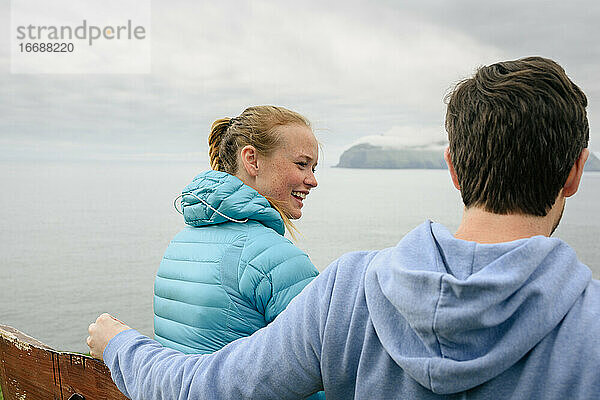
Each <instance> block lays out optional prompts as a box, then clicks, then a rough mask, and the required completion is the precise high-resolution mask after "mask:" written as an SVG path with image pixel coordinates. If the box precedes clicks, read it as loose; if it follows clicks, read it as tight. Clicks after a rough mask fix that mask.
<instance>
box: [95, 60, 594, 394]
mask: <svg viewBox="0 0 600 400" xmlns="http://www.w3.org/2000/svg"><path fill="white" fill-rule="evenodd" d="M586 106H587V99H586V97H585V95H584V94H583V93H582V92H581V90H580V89H579V88H578V87H577V86H576V85H575V84H574V83H573V82H571V81H570V80H569V78H568V77H567V76H566V74H565V72H564V70H563V69H562V68H561V67H560V66H559V65H558V64H556V63H555V62H553V61H551V60H548V59H544V58H539V57H531V58H525V59H521V60H516V61H508V62H501V63H497V64H494V65H491V66H487V67H482V68H480V69H479V70H478V71H477V73H476V74H475V75H474V76H473V77H472V78H470V79H467V80H465V81H463V82H461V83H460V84H458V85H457V87H456V89H455V90H454V92H453V93H452V94H451V95H450V96H449V99H448V111H447V116H446V129H447V131H448V137H449V142H450V145H449V148H448V149H447V150H446V152H445V158H446V161H447V163H448V167H449V170H450V175H451V177H452V181H453V183H454V185H455V186H456V188H457V189H459V190H460V191H461V195H462V198H463V202H464V204H465V210H464V216H463V220H462V222H461V225H460V227H459V228H458V231H457V232H456V233H455V234H454V235H452V234H451V233H450V232H448V231H447V230H446V229H445V228H444V227H443V226H441V225H439V224H436V223H432V222H430V221H427V222H425V223H424V224H422V225H421V226H419V227H417V228H416V229H414V230H413V231H412V232H410V233H409V234H408V235H406V237H404V238H403V239H402V240H401V241H400V243H398V245H397V246H396V247H393V248H389V249H385V250H381V251H372V252H358V253H350V254H347V255H345V256H343V257H341V258H340V259H338V260H337V261H335V262H334V263H333V264H332V265H331V266H329V268H327V269H326V270H325V271H323V273H321V275H320V276H319V277H318V278H317V279H315V280H314V281H313V282H312V283H311V284H310V285H309V286H307V288H306V289H305V290H304V291H303V292H302V293H301V294H300V295H299V296H298V297H297V298H296V299H295V300H294V301H293V302H292V303H291V304H290V305H289V306H288V308H287V310H286V311H285V312H283V313H282V314H280V315H279V317H278V318H277V319H275V321H274V322H273V323H272V324H271V325H269V326H268V327H266V328H264V329H261V330H260V331H258V332H256V333H255V334H254V335H252V336H251V337H249V338H245V339H241V340H238V341H236V342H233V343H231V344H230V345H228V346H226V347H225V348H223V349H222V350H220V351H218V352H216V353H214V354H212V355H209V356H185V355H182V354H180V353H177V352H175V351H173V350H169V349H165V348H162V347H161V346H160V345H158V344H157V343H156V342H154V341H152V340H150V339H148V338H145V337H144V336H141V335H139V334H138V333H137V332H136V331H134V330H130V329H129V328H128V327H127V326H126V325H124V324H122V323H120V322H118V321H116V320H114V319H113V318H111V317H110V316H108V315H107V314H103V315H102V316H100V317H99V318H98V320H97V321H96V323H95V324H92V325H90V329H89V331H90V337H89V338H88V344H89V346H90V350H91V354H92V355H93V356H96V357H98V358H101V357H104V360H105V362H106V364H107V365H108V366H109V368H110V370H111V373H112V376H113V379H114V380H115V382H116V384H117V386H118V387H119V389H121V390H122V391H123V393H125V394H126V395H127V396H129V397H131V398H133V399H151V398H152V399H154V398H156V399H159V398H161V399H175V398H178V399H185V398H194V399H196V398H231V399H233V398H236V399H237V398H257V399H267V398H273V399H275V398H277V399H283V398H302V397H305V396H307V395H309V394H310V393H314V392H316V391H318V390H321V389H323V388H324V390H325V394H326V396H327V398H328V399H349V398H359V399H371V398H372V399H439V398H455V399H459V398H469V399H491V398H493V399H507V398H517V399H566V398H569V399H590V398H598V396H600V369H599V368H598V366H599V365H600V284H599V282H598V281H596V280H593V279H592V278H591V272H590V270H589V269H588V268H587V267H586V266H585V265H583V264H582V263H580V262H579V261H578V260H577V258H576V256H575V253H574V251H573V250H572V249H571V248H570V247H569V246H568V245H567V244H566V243H564V242H562V241H561V240H559V239H553V238H550V235H551V234H552V232H553V231H554V229H555V228H556V226H557V225H558V223H559V220H560V218H561V215H562V211H563V207H564V205H565V199H566V198H567V197H569V196H572V195H573V194H575V192H576V191H577V189H578V186H579V182H580V179H581V176H582V171H583V166H584V164H585V161H586V159H587V156H588V150H587V148H586V147H587V142H588V136H589V133H588V131H589V128H588V122H587V116H586V111H585V108H586ZM115 335H116V336H115ZM107 343H108V345H107Z"/></svg>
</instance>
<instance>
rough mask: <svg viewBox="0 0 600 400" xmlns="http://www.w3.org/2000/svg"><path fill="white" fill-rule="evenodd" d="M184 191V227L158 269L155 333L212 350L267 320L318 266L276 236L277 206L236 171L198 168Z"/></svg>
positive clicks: (177, 345)
mask: <svg viewBox="0 0 600 400" xmlns="http://www.w3.org/2000/svg"><path fill="white" fill-rule="evenodd" d="M190 193H191V194H193V195H194V196H192V195H190ZM183 194H184V196H183V199H182V206H183V214H184V218H185V221H186V223H187V224H188V225H189V226H188V227H186V228H184V229H183V230H182V231H181V232H179V233H178V234H177V235H176V236H175V238H174V239H173V240H172V241H171V243H170V244H169V247H168V248H167V250H166V251H165V254H164V257H163V259H162V261H161V264H160V267H159V269H158V273H157V276H156V280H155V284H154V314H155V317H154V335H155V339H156V340H157V341H159V342H160V343H161V344H163V345H164V346H167V347H171V348H174V349H177V350H180V351H183V352H185V353H211V352H214V351H216V350H218V349H220V348H221V347H223V346H225V345H226V344H227V343H229V342H231V341H233V340H235V339H238V338H240V337H243V336H248V335H250V334H252V333H253V332H254V331H256V330H258V329H260V328H262V327H264V326H265V325H267V324H268V323H269V322H271V321H272V320H273V319H274V318H275V317H276V316H277V315H278V314H279V313H280V312H281V311H283V310H284V309H285V307H286V306H287V305H288V303H289V302H290V301H291V300H292V299H293V298H294V297H295V296H296V295H298V293H300V291H302V289H303V288H304V287H305V286H306V285H307V284H308V283H309V282H310V281H311V280H312V279H313V278H314V277H315V276H317V274H318V271H317V269H316V268H315V267H314V266H313V265H312V263H311V262H310V260H309V258H308V256H307V255H306V254H305V253H304V252H303V251H302V250H300V249H298V248H297V247H295V246H294V245H293V244H292V243H291V242H290V241H289V240H288V239H286V238H285V237H284V236H283V233H284V225H283V221H282V219H281V216H280V215H279V213H278V212H277V211H276V210H274V209H273V208H272V207H271V206H270V205H269V202H268V201H267V200H266V199H265V198H264V197H263V196H261V195H260V194H259V193H258V192H256V191H255V190H254V189H252V188H251V187H249V186H246V185H244V184H243V183H242V182H241V181H240V180H239V179H238V178H236V177H234V176H231V175H229V174H226V173H224V172H217V171H208V172H204V173H202V174H200V175H198V176H197V177H196V178H194V180H193V181H192V183H191V184H190V185H188V186H187V187H186V188H185V189H184V191H183ZM198 198H200V199H202V200H203V201H204V202H207V203H208V204H210V206H211V207H212V208H214V210H217V211H218V212H215V211H214V210H213V209H211V208H210V207H208V206H207V205H206V204H205V203H204V202H203V201H200V200H198ZM230 219H234V220H238V221H242V220H244V221H245V222H232V221H231V220H230Z"/></svg>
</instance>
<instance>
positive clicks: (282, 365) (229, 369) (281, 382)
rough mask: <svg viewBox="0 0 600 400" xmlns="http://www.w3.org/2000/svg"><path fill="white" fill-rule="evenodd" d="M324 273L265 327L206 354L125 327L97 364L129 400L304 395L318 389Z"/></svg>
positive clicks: (326, 290)
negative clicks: (176, 347)
mask: <svg viewBox="0 0 600 400" xmlns="http://www.w3.org/2000/svg"><path fill="white" fill-rule="evenodd" d="M325 275H326V274H323V275H322V276H320V277H319V278H318V279H316V280H315V282H314V283H313V284H312V285H310V286H309V287H308V288H307V290H305V291H304V292H303V293H302V294H300V295H299V296H298V297H297V299H296V301H294V302H293V303H291V304H290V306H289V307H288V308H287V310H286V311H285V312H283V313H282V314H281V315H280V316H279V318H277V319H276V320H275V321H273V323H272V324H270V325H269V326H267V327H265V328H264V329H260V330H258V331H256V332H255V333H254V334H253V335H252V336H249V337H245V338H242V339H239V340H236V341H234V342H232V343H230V344H228V345H227V346H225V347H224V348H223V349H221V350H219V351H217V352H215V353H213V354H209V355H197V354H189V355H185V354H183V353H179V352H177V351H175V350H172V349H168V348H164V347H162V346H161V345H160V344H158V343H157V342H155V341H153V340H150V339H148V338H146V337H144V336H142V335H140V334H139V333H137V332H136V331H134V330H129V331H125V332H121V333H120V334H119V335H117V336H115V337H114V338H113V339H112V340H111V341H110V342H109V344H108V346H107V347H106V350H105V351H104V361H105V363H106V365H107V366H108V367H109V369H110V371H111V374H112V377H113V380H114V381H115V383H116V384H117V387H118V388H119V390H121V391H122V392H123V393H124V394H125V395H126V396H127V397H129V398H131V399H133V400H136V399H180V400H184V399H293V398H303V397H306V396H308V395H310V394H312V393H315V392H317V391H319V390H322V386H323V384H322V378H321V369H320V359H321V338H322V335H323V333H322V332H323V329H324V327H325V323H326V320H327V313H328V305H329V297H328V296H329V295H330V293H331V287H332V286H333V285H332V284H331V282H329V281H328V279H327V276H325ZM327 293H329V295H328V294H327Z"/></svg>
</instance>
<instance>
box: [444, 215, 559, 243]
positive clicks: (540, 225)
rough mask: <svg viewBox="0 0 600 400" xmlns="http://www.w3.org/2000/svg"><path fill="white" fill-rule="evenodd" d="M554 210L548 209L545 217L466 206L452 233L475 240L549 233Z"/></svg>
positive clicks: (461, 237) (486, 241)
mask: <svg viewBox="0 0 600 400" xmlns="http://www.w3.org/2000/svg"><path fill="white" fill-rule="evenodd" d="M553 214H554V213H552V212H550V213H549V214H548V215H547V216H545V217H536V216H531V215H523V214H507V215H501V214H494V213H491V212H488V211H485V210H483V209H481V208H476V207H471V208H468V209H465V211H464V213H463V219H462V222H461V224H460V226H459V227H458V230H457V231H456V233H455V234H454V237H456V238H457V239H462V240H467V241H470V242H477V243H501V242H510V241H513V240H518V239H525V238H529V237H532V236H537V235H543V236H550V234H551V232H552V230H553V228H554V215H553Z"/></svg>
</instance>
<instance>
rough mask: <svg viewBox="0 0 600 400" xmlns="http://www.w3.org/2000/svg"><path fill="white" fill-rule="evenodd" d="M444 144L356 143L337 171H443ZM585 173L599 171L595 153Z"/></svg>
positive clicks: (444, 167)
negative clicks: (378, 144) (343, 169)
mask: <svg viewBox="0 0 600 400" xmlns="http://www.w3.org/2000/svg"><path fill="white" fill-rule="evenodd" d="M445 146H446V144H445V143H433V144H430V145H426V146H405V147H401V148H396V147H385V146H375V145H372V144H369V143H360V144H356V145H354V146H352V147H350V148H349V149H347V150H346V151H344V153H342V155H341V156H340V161H339V162H338V164H337V165H336V167H337V168H371V169H446V168H447V167H446V162H445V161H444V156H443V154H444V150H443V149H444V147H445ZM585 171H600V157H599V154H598V153H594V152H590V156H589V158H588V161H587V163H586V164H585Z"/></svg>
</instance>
